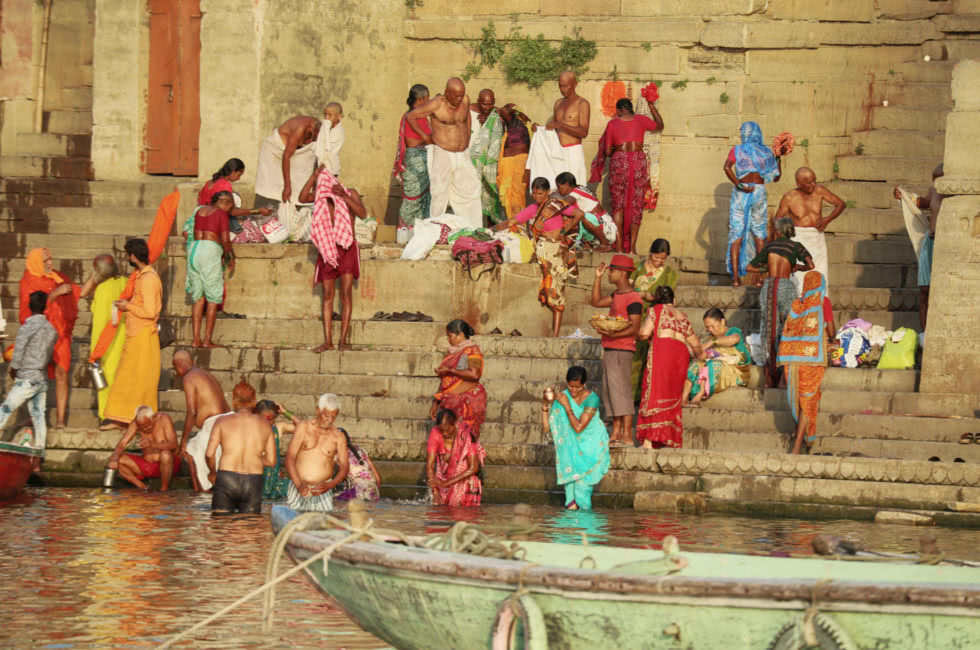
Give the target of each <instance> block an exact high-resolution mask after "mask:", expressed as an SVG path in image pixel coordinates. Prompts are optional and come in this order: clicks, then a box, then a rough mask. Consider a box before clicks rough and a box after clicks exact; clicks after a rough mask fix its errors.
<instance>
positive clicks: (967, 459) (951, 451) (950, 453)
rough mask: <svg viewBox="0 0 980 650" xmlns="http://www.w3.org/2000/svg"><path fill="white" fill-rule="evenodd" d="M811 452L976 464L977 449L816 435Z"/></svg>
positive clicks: (952, 443)
mask: <svg viewBox="0 0 980 650" xmlns="http://www.w3.org/2000/svg"><path fill="white" fill-rule="evenodd" d="M731 451H736V450H734V449H733V450H731ZM812 452H813V453H829V454H833V455H835V456H845V455H846V456H854V455H861V456H866V457H869V458H899V459H902V460H926V461H933V462H944V463H980V445H976V444H970V445H961V444H959V443H957V442H955V441H950V442H927V441H919V440H876V439H869V438H862V437H858V436H855V437H847V438H844V437H837V436H830V437H823V436H820V435H819V434H818V437H817V444H815V445H814V448H813V450H812ZM933 459H936V460H933Z"/></svg>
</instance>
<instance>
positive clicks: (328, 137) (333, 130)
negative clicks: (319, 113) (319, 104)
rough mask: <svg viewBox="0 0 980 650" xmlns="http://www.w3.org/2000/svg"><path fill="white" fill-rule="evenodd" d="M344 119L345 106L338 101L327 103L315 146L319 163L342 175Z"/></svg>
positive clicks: (334, 173) (336, 174) (333, 172)
mask: <svg viewBox="0 0 980 650" xmlns="http://www.w3.org/2000/svg"><path fill="white" fill-rule="evenodd" d="M343 120H344V107H343V106H341V105H340V103H338V102H330V103H329V104H327V105H326V106H325V107H324V109H323V121H322V122H321V123H320V134H319V135H318V136H317V138H316V146H315V147H314V152H315V153H316V160H317V164H319V165H325V166H326V168H327V169H329V170H330V173H331V174H333V175H334V176H340V150H341V149H343V147H344V125H343V124H342V122H343Z"/></svg>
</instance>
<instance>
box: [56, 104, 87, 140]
mask: <svg viewBox="0 0 980 650" xmlns="http://www.w3.org/2000/svg"><path fill="white" fill-rule="evenodd" d="M49 113H50V117H49V118H48V128H47V132H48V133H58V134H75V135H83V134H87V135H91V133H92V109H91V108H88V109H87V110H86V109H82V110H72V109H62V110H54V111H49Z"/></svg>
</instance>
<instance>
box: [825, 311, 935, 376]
mask: <svg viewBox="0 0 980 650" xmlns="http://www.w3.org/2000/svg"><path fill="white" fill-rule="evenodd" d="M836 340H837V345H836V346H834V347H832V348H831V350H830V362H831V365H834V366H838V367H840V368H862V367H864V368H879V369H887V370H908V369H911V368H914V367H915V353H916V350H917V349H918V348H919V346H920V345H921V343H920V339H919V334H918V333H917V332H916V331H915V330H914V329H911V328H909V327H899V328H898V329H896V330H894V331H892V330H886V329H885V328H884V327H882V326H881V325H873V324H872V323H869V322H868V321H866V320H864V319H862V318H855V319H854V320H851V321H848V322H847V323H845V324H844V326H843V327H841V328H840V330H839V331H838V332H837V337H836Z"/></svg>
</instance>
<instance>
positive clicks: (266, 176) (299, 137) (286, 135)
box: [255, 115, 320, 211]
mask: <svg viewBox="0 0 980 650" xmlns="http://www.w3.org/2000/svg"><path fill="white" fill-rule="evenodd" d="M319 134H320V120H318V119H316V118H315V117H310V116H309V115H297V116H295V117H291V118H289V119H288V120H286V121H285V122H283V123H282V124H281V125H280V126H279V127H277V128H276V129H274V130H273V131H272V133H270V134H269V135H268V137H266V138H265V139H264V140H263V141H262V145H261V146H260V147H259V164H258V165H257V169H256V172H255V207H256V208H271V209H272V210H273V211H275V210H278V209H279V203H280V201H283V202H288V201H289V200H290V199H295V198H296V196H297V194H296V193H297V192H299V190H300V188H302V187H303V183H305V182H306V179H308V178H309V177H310V174H312V173H313V168H314V167H315V166H316V155H315V153H314V146H315V143H316V139H317V136H318V135H319Z"/></svg>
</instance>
